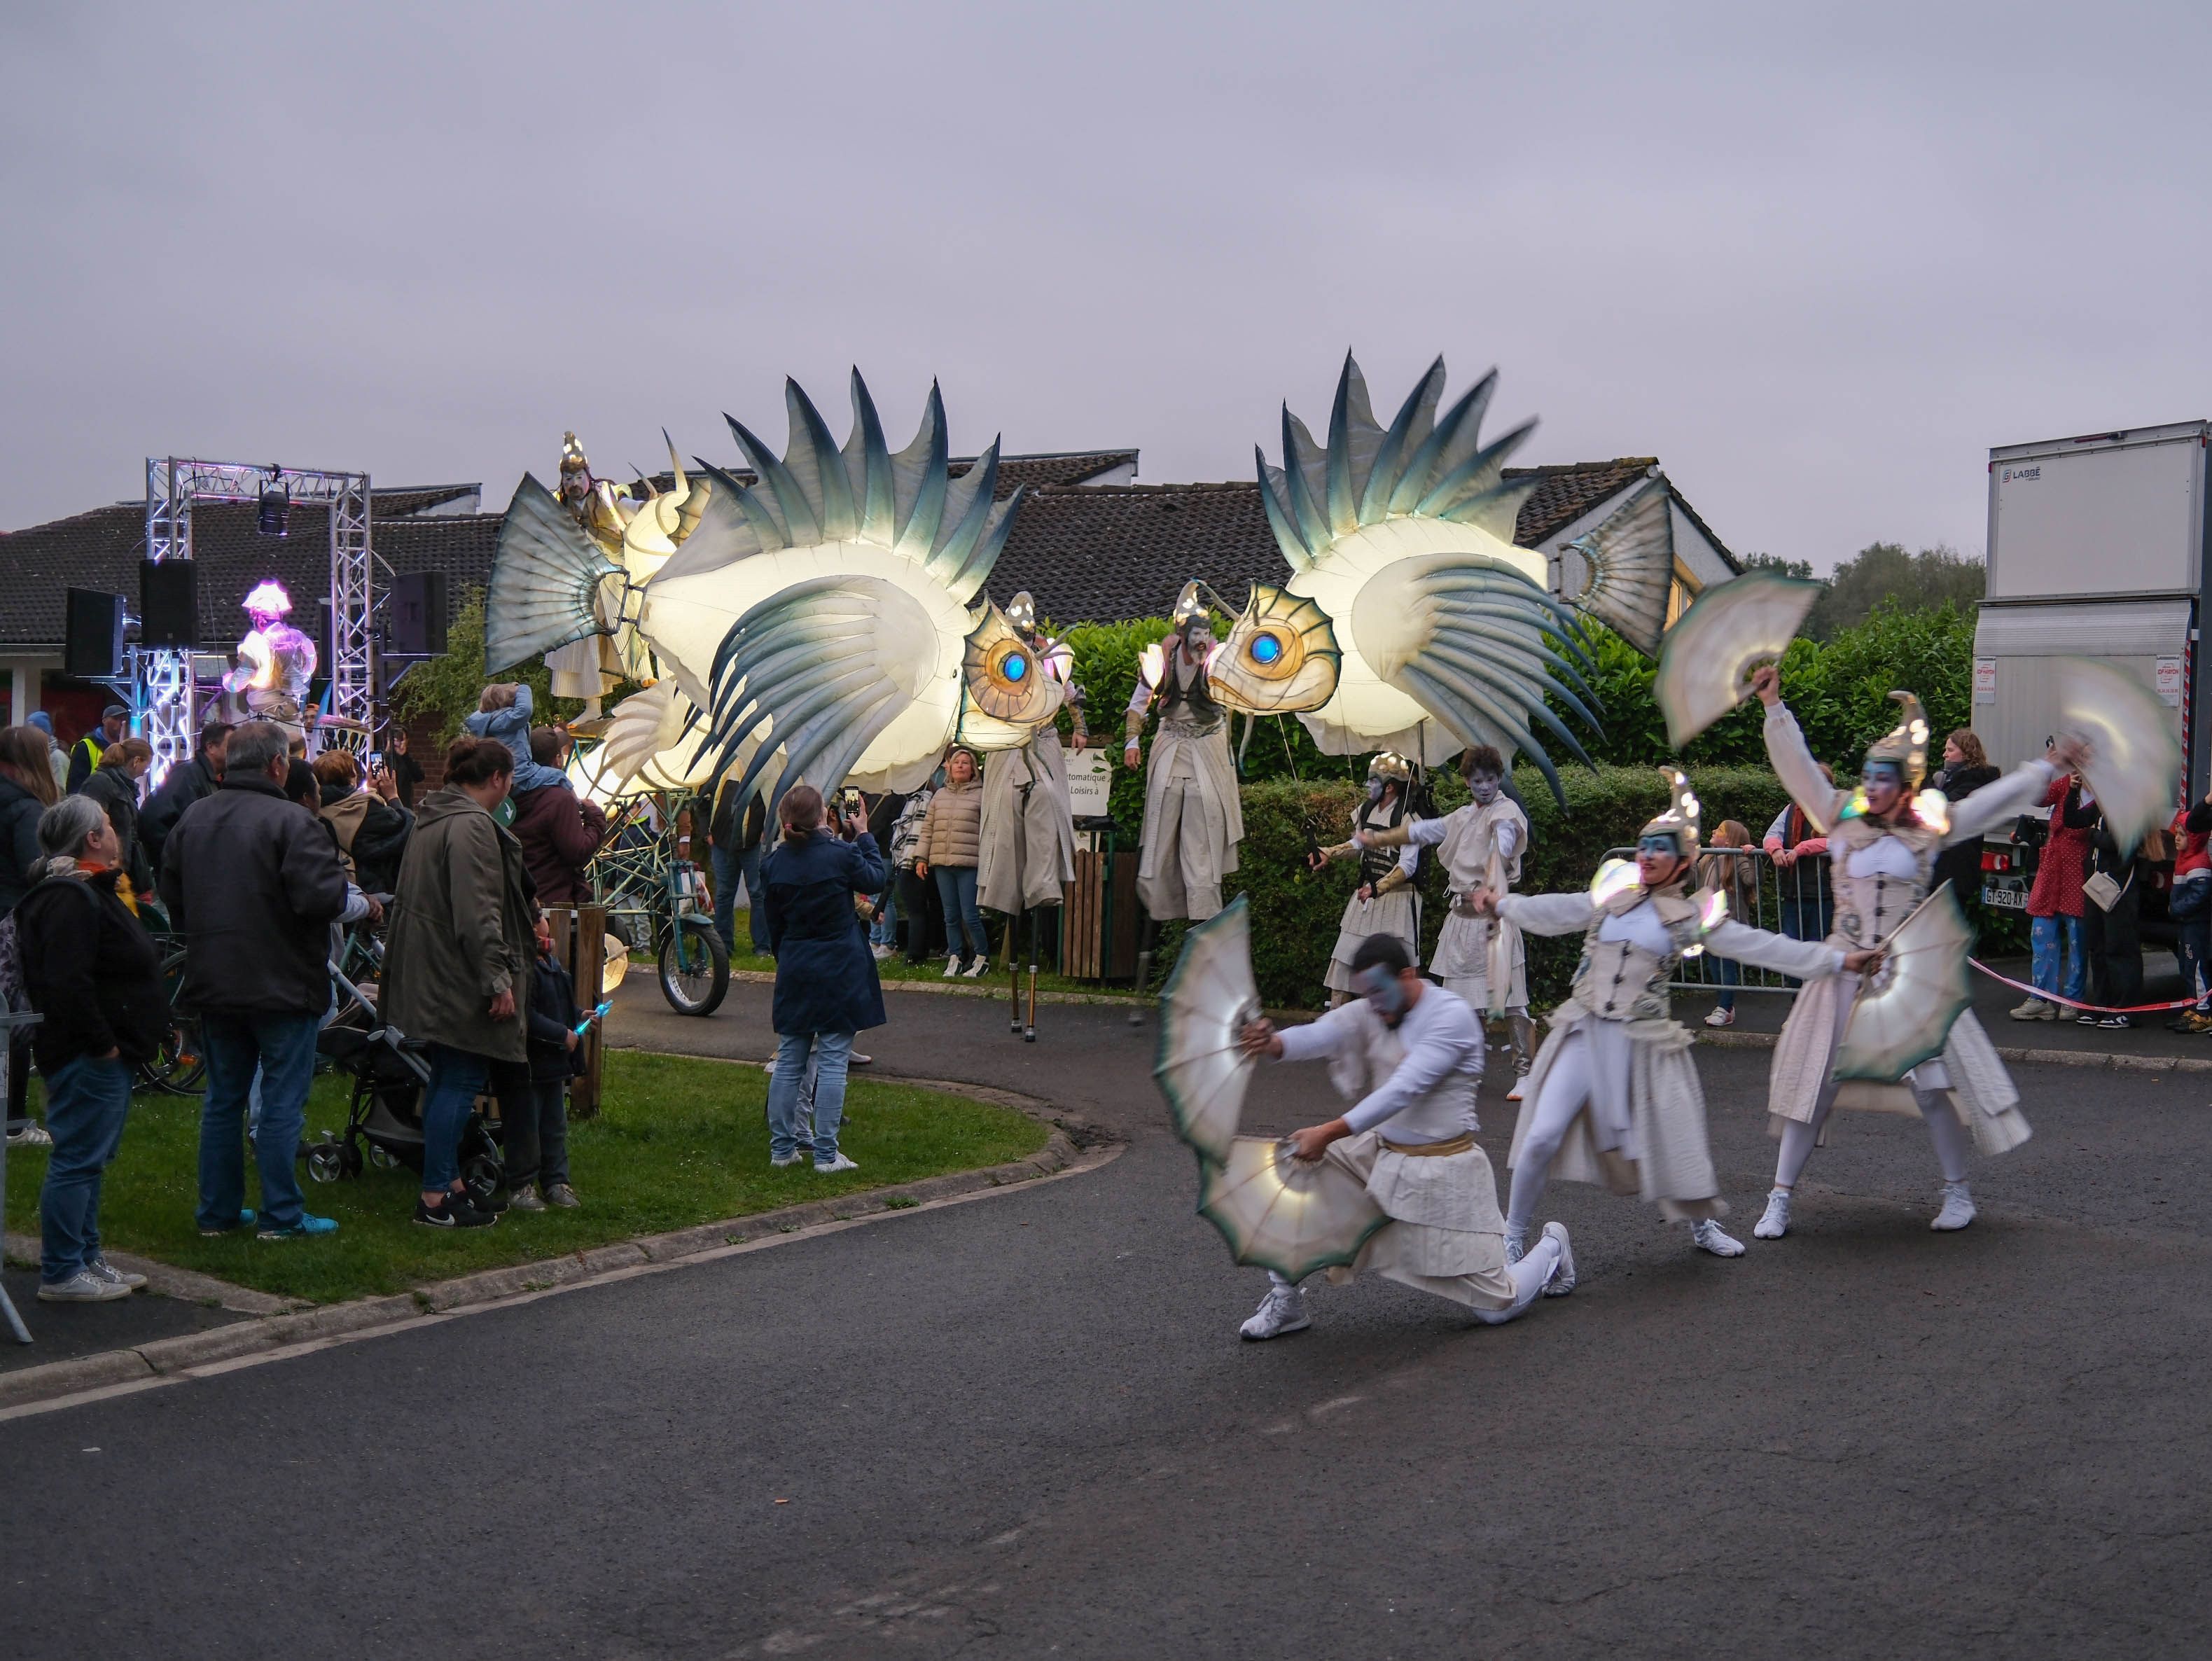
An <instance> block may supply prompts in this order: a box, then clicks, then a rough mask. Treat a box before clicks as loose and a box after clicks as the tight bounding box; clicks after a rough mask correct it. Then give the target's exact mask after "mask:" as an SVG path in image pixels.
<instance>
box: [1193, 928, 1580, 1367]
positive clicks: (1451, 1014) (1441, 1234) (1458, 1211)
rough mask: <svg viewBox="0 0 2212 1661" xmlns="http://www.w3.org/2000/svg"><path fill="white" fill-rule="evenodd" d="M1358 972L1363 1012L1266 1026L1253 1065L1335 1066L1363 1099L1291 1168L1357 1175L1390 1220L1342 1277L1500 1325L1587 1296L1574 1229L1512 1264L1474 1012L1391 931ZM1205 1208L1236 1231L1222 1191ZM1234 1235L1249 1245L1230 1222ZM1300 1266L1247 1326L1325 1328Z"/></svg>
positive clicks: (1557, 1228) (1308, 1136)
mask: <svg viewBox="0 0 2212 1661" xmlns="http://www.w3.org/2000/svg"><path fill="white" fill-rule="evenodd" d="M1352 979H1353V982H1354V984H1355V985H1356V986H1357V987H1358V992H1359V996H1358V998H1357V999H1355V1000H1354V1001H1352V1002H1351V1003H1348V1004H1346V1005H1344V1006H1343V1007H1341V1008H1338V1009H1333V1010H1331V1011H1330V1012H1329V1013H1328V1014H1326V1015H1324V1016H1322V1018H1321V1019H1319V1020H1317V1021H1314V1022H1311V1023H1310V1024H1308V1025H1304V1026H1292V1027H1285V1028H1283V1029H1281V1030H1278V1029H1277V1028H1276V1026H1275V1025H1274V1024H1273V1022H1272V1021H1268V1020H1266V1019H1255V1020H1252V1021H1249V1022H1248V1023H1246V1024H1245V1025H1244V1027H1243V1034H1242V1039H1243V1050H1244V1052H1245V1054H1246V1055H1248V1056H1274V1057H1276V1058H1277V1059H1279V1060H1282V1061H1294V1062H1296V1061H1317V1060H1326V1061H1328V1063H1329V1074H1330V1077H1331V1079H1332V1080H1334V1083H1335V1084H1336V1086H1337V1087H1338V1089H1339V1090H1340V1091H1341V1092H1343V1093H1344V1094H1345V1095H1346V1097H1350V1098H1356V1099H1355V1102H1354V1105H1353V1106H1352V1107H1351V1108H1350V1109H1349V1110H1347V1111H1346V1112H1345V1114H1344V1115H1343V1116H1341V1117H1340V1118H1335V1119H1331V1120H1330V1121H1329V1122H1328V1123H1326V1124H1317V1125H1310V1126H1308V1127H1307V1128H1306V1129H1304V1130H1301V1131H1298V1132H1297V1133H1296V1134H1295V1135H1293V1136H1292V1137H1291V1139H1290V1147H1289V1153H1290V1159H1291V1161H1293V1162H1294V1163H1297V1164H1303V1165H1325V1166H1328V1167H1333V1168H1334V1169H1335V1170H1336V1171H1340V1172H1342V1173H1344V1174H1345V1175H1346V1176H1347V1177H1351V1178H1353V1179H1356V1180H1357V1182H1358V1184H1359V1185H1360V1186H1361V1187H1362V1188H1364V1190H1365V1193H1366V1196H1367V1198H1368V1199H1369V1200H1370V1202H1372V1204H1373V1206H1374V1207H1375V1208H1376V1211H1377V1212H1378V1213H1379V1216H1377V1217H1376V1220H1375V1222H1374V1224H1373V1225H1372V1232H1370V1233H1368V1234H1367V1235H1366V1236H1365V1237H1364V1241H1362V1242H1361V1243H1360V1244H1359V1245H1358V1252H1357V1255H1356V1256H1352V1259H1351V1261H1350V1262H1342V1261H1340V1260H1339V1261H1337V1262H1335V1265H1334V1267H1332V1268H1331V1269H1329V1279H1330V1281H1332V1282H1335V1283H1341V1282H1342V1281H1348V1280H1350V1279H1351V1278H1352V1275H1355V1274H1357V1273H1358V1271H1359V1270H1361V1269H1367V1270H1370V1271H1372V1272H1373V1273H1375V1274H1377V1275H1384V1276H1386V1277H1387V1278H1389V1279H1390V1280H1393V1281H1399V1282H1401V1284H1403V1285H1406V1286H1409V1287H1415V1288H1417V1289H1419V1290H1420V1291H1422V1292H1429V1293H1435V1294H1436V1295H1437V1297H1439V1298H1446V1299H1450V1300H1451V1301H1452V1302H1453V1303H1455V1304H1459V1305H1463V1306H1464V1307H1465V1308H1466V1309H1467V1310H1468V1311H1469V1312H1470V1313H1471V1314H1472V1315H1473V1316H1474V1318H1475V1319H1476V1320H1478V1321H1480V1322H1482V1323H1485V1324H1486V1325H1492V1326H1495V1325H1497V1324H1498V1323H1502V1322H1505V1321H1510V1320H1511V1319H1513V1318H1514V1317H1516V1316H1517V1315H1520V1314H1522V1313H1523V1312H1524V1311H1527V1309H1528V1305H1530V1304H1532V1303H1534V1301H1535V1300H1536V1297H1537V1294H1538V1293H1547V1294H1548V1295H1550V1296H1553V1297H1559V1296H1561V1295H1563V1294H1565V1293H1569V1292H1571V1291H1573V1290H1574V1287H1575V1259H1574V1253H1573V1251H1572V1250H1571V1249H1570V1247H1569V1245H1568V1243H1567V1231H1566V1229H1565V1226H1563V1225H1561V1224H1559V1223H1547V1224H1546V1225H1545V1226H1544V1238H1542V1239H1541V1241H1539V1242H1538V1243H1537V1245H1536V1248H1535V1250H1533V1251H1531V1252H1529V1253H1528V1255H1527V1256H1526V1257H1524V1258H1522V1260H1521V1261H1520V1262H1510V1263H1509V1262H1507V1261H1506V1256H1505V1251H1504V1241H1503V1239H1502V1238H1501V1237H1502V1232H1503V1229H1504V1222H1503V1220H1502V1219H1500V1218H1499V1216H1498V1184H1497V1179H1496V1177H1493V1176H1492V1173H1491V1169H1490V1159H1489V1157H1488V1156H1487V1155H1486V1154H1485V1153H1483V1151H1482V1149H1481V1148H1480V1147H1477V1146H1476V1144H1475V1140H1474V1132H1475V1129H1476V1124H1475V1116H1474V1097H1475V1089H1476V1086H1478V1085H1479V1084H1480V1082H1481V1079H1482V1027H1481V1025H1480V1023H1479V1022H1477V1020H1476V1019H1475V1017H1474V1011H1473V1010H1471V1009H1469V1008H1468V1007H1467V1003H1466V1001H1465V1000H1464V999H1462V998H1461V997H1460V996H1459V995H1457V994H1456V993H1455V992H1452V991H1450V990H1449V989H1447V988H1444V987H1441V986H1437V985H1433V984H1431V983H1430V982H1428V981H1427V980H1425V979H1424V978H1423V977H1422V976H1421V974H1420V972H1419V970H1416V969H1415V968H1414V967H1413V959H1412V957H1411V955H1410V954H1409V953H1408V952H1407V950H1406V948H1405V946H1404V944H1403V943H1402V942H1401V941H1400V940H1397V939H1395V937H1394V936H1391V935H1389V934H1376V935H1374V936H1372V937H1370V939H1368V940H1366V941H1364V943H1363V944H1362V945H1361V946H1360V947H1359V950H1358V952H1355V953H1353V955H1352ZM1245 1145H1246V1144H1245V1142H1244V1141H1240V1142H1239V1143H1238V1147H1243V1146H1245ZM1232 1171H1233V1165H1232ZM1205 1209H1206V1211H1207V1214H1208V1215H1209V1216H1213V1217H1214V1219H1215V1220H1216V1222H1217V1223H1220V1222H1221V1221H1222V1219H1221V1217H1220V1216H1219V1215H1218V1214H1217V1210H1216V1202H1215V1200H1214V1196H1212V1194H1211V1193H1209V1196H1208V1204H1207V1206H1206V1208H1205ZM1223 1232H1225V1233H1228V1234H1230V1235H1231V1243H1232V1244H1236V1243H1237V1235H1236V1234H1235V1233H1233V1232H1231V1227H1230V1226H1229V1225H1228V1224H1225V1223H1224V1224H1223ZM1245 1260H1246V1261H1250V1259H1249V1257H1247V1258H1246V1259H1245ZM1291 1269H1292V1271H1293V1272H1287V1273H1286V1272H1285V1270H1283V1269H1276V1268H1270V1269H1269V1270H1268V1278H1269V1280H1270V1281H1272V1282H1273V1284H1272V1285H1271V1286H1270V1287H1269V1288H1268V1291H1267V1299H1266V1300H1265V1301H1264V1302H1263V1303H1261V1305H1260V1307H1259V1310H1258V1311H1257V1312H1256V1313H1255V1314H1254V1315H1253V1317H1251V1318H1250V1319H1249V1320H1248V1321H1246V1322H1245V1323H1244V1325H1243V1329H1242V1330H1243V1335H1244V1336H1245V1337H1247V1338H1255V1339H1256V1338H1279V1337H1281V1336H1282V1335H1284V1334H1285V1333H1287V1332H1297V1331H1299V1330H1302V1329H1304V1328H1305V1327H1307V1326H1309V1325H1310V1324H1311V1323H1310V1321H1309V1320H1308V1319H1307V1317H1306V1311H1305V1296H1304V1293H1302V1292H1300V1291H1299V1289H1298V1285H1297V1282H1298V1280H1299V1279H1300V1278H1302V1276H1303V1275H1304V1273H1305V1272H1307V1271H1306V1269H1304V1266H1303V1265H1300V1264H1293V1265H1291Z"/></svg>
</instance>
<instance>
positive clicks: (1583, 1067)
mask: <svg viewBox="0 0 2212 1661" xmlns="http://www.w3.org/2000/svg"><path fill="white" fill-rule="evenodd" d="M1591 1083H1592V1077H1591V1068H1590V1047H1589V1040H1588V1039H1586V1038H1584V1037H1583V1035H1582V1034H1581V1033H1579V1032H1570V1033H1569V1034H1568V1035H1567V1037H1566V1042H1565V1043H1562V1044H1561V1045H1560V1046H1559V1054H1558V1055H1557V1056H1553V1058H1552V1067H1551V1071H1549V1072H1548V1073H1547V1074H1545V1075H1544V1091H1543V1094H1542V1095H1541V1096H1539V1097H1538V1098H1536V1103H1535V1105H1534V1107H1530V1108H1524V1109H1522V1111H1523V1112H1526V1113H1528V1115H1529V1119H1528V1130H1527V1132H1526V1133H1525V1134H1524V1135H1522V1138H1521V1155H1520V1158H1519V1159H1517V1160H1516V1162H1515V1164H1514V1166H1513V1186H1512V1189H1511V1191H1510V1196H1509V1197H1508V1199H1507V1202H1506V1212H1505V1227H1506V1230H1507V1232H1509V1233H1515V1234H1519V1235H1521V1236H1522V1238H1527V1236H1528V1225H1529V1222H1530V1221H1531V1220H1533V1219H1534V1216H1535V1214H1536V1202H1537V1201H1539V1200H1541V1199H1542V1198H1543V1197H1544V1184H1545V1183H1547V1181H1549V1180H1550V1178H1551V1175H1552V1161H1553V1160H1554V1159H1558V1158H1559V1146H1560V1144H1561V1143H1563V1142H1565V1141H1566V1139H1567V1127H1568V1126H1570V1125H1571V1124H1572V1123H1574V1122H1575V1115H1576V1114H1577V1113H1579V1112H1581V1111H1582V1110H1583V1103H1585V1102H1587V1101H1589V1094H1590V1085H1591Z"/></svg>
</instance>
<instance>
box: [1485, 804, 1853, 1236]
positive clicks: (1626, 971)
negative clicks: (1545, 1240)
mask: <svg viewBox="0 0 2212 1661" xmlns="http://www.w3.org/2000/svg"><path fill="white" fill-rule="evenodd" d="M1662 773H1663V775H1664V776H1665V777H1666V778H1667V780H1668V785H1669V787H1670V788H1671V789H1672V791H1673V793H1674V800H1673V802H1672V803H1671V804H1670V805H1669V806H1668V809H1667V811H1666V812H1663V813H1662V814H1660V815H1659V817H1658V818H1655V819H1653V820H1652V821H1651V822H1650V824H1646V825H1645V826H1644V829H1643V831H1641V832H1640V833H1639V834H1638V837H1637V849H1636V865H1635V868H1634V870H1633V871H1632V872H1631V871H1630V870H1629V869H1628V868H1627V867H1625V866H1622V865H1620V864H1618V863H1615V864H1612V865H1609V866H1607V867H1606V868H1604V869H1601V871H1600V872H1599V873H1598V879H1597V880H1596V881H1595V883H1593V884H1592V885H1591V889H1590V891H1589V893H1586V894H1506V895H1504V896H1499V895H1496V894H1493V893H1492V892H1490V891H1487V890H1485V891H1480V892H1478V893H1476V894H1475V895H1474V897H1473V901H1472V904H1473V905H1474V909H1475V910H1478V911H1491V910H1495V911H1496V912H1498V914H1499V915H1500V916H1504V918H1505V919H1506V920H1507V921H1509V922H1513V923H1516V924H1517V925H1518V926H1519V927H1520V928H1522V929H1525V930H1526V931H1527V932H1528V933H1529V934H1575V933H1577V932H1579V933H1580V934H1582V936H1583V954H1582V960H1581V962H1580V963H1579V964H1577V965H1576V968H1575V981H1574V988H1573V990H1572V991H1571V993H1570V994H1569V995H1568V997H1567V1001H1565V1003H1563V1004H1561V1005H1560V1006H1559V1007H1558V1008H1557V1009H1555V1010H1553V1012H1552V1017H1551V1025H1552V1031H1551V1033H1550V1036H1548V1037H1546V1039H1545V1040H1544V1047H1543V1049H1542V1050H1540V1051H1539V1052H1538V1053H1537V1056H1536V1064H1535V1066H1534V1068H1531V1069H1530V1071H1529V1074H1528V1087H1527V1088H1528V1099H1529V1101H1530V1103H1532V1104H1533V1105H1531V1106H1528V1107H1524V1108H1523V1109H1522V1112H1521V1118H1520V1123H1518V1124H1516V1126H1515V1127H1514V1130H1513V1150H1512V1153H1510V1156H1509V1157H1508V1164H1509V1165H1510V1167H1511V1169H1512V1172H1513V1186H1512V1191H1511V1196H1510V1201H1509V1203H1508V1206H1507V1210H1506V1217H1505V1251H1506V1255H1507V1256H1508V1257H1509V1258H1510V1257H1512V1256H1515V1255H1516V1254H1517V1253H1518V1252H1519V1251H1520V1250H1521V1248H1522V1242H1523V1241H1524V1240H1526V1239H1527V1238H1528V1224H1529V1220H1530V1219H1531V1218H1532V1217H1533V1216H1534V1213H1535V1208H1536V1202H1537V1201H1538V1200H1539V1199H1541V1197H1542V1196H1543V1192H1544V1184H1545V1183H1546V1181H1547V1179H1548V1178H1549V1177H1550V1176H1551V1175H1552V1173H1553V1171H1554V1170H1555V1169H1556V1170H1557V1171H1558V1173H1559V1175H1560V1176H1561V1177H1565V1178H1566V1179H1567V1180H1569V1181H1571V1182H1587V1183H1603V1184H1604V1185H1605V1186H1607V1187H1608V1188H1610V1189H1613V1192H1615V1193H1617V1194H1623V1195H1627V1194H1635V1195H1638V1196H1641V1197H1642V1198H1643V1199H1644V1201H1646V1202H1649V1203H1651V1204H1654V1205H1656V1206H1657V1207H1658V1208H1659V1210H1660V1214H1662V1216H1665V1217H1666V1218H1668V1220H1674V1221H1682V1220H1686V1221H1687V1222H1688V1223H1689V1225H1690V1232H1691V1238H1692V1241H1693V1242H1694V1243H1695V1244H1696V1245H1697V1246H1698V1247H1699V1248H1700V1249H1701V1250H1705V1251H1710V1252H1711V1253H1713V1254H1714V1255H1715V1256H1720V1257H1736V1256H1741V1255H1742V1254H1743V1244H1742V1243H1741V1241H1739V1240H1735V1239H1734V1238H1730V1237H1729V1234H1728V1233H1727V1232H1724V1231H1723V1229H1722V1227H1721V1226H1720V1224H1719V1222H1718V1219H1719V1218H1720V1217H1722V1216H1723V1215H1725V1214H1727V1211H1728V1206H1727V1203H1726V1202H1724V1201H1723V1200H1722V1198H1721V1196H1720V1178H1719V1177H1718V1175H1717V1173H1716V1172H1715V1171H1714V1169H1713V1157H1712V1153H1711V1148H1710V1147H1709V1146H1708V1145H1707V1141H1706V1135H1705V1092H1704V1091H1703V1090H1702V1089H1701V1088H1700V1087H1699V1083H1698V1069H1697V1066H1696V1063H1695V1062H1692V1060H1691V1058H1690V1045H1691V1043H1692V1038H1691V1035H1690V1033H1689V1031H1687V1029H1686V1028H1685V1027H1684V1026H1683V1025H1681V1023H1680V1022H1679V1021H1677V1020H1675V1019H1674V1018H1673V1015H1672V1013H1671V1012H1670V1009H1669V1006H1668V991H1667V986H1668V982H1669V981H1670V980H1672V979H1673V978H1674V968H1675V965H1676V964H1679V963H1680V961H1681V959H1682V958H1683V957H1684V956H1685V955H1686V954H1688V953H1691V952H1698V951H1709V952H1714V953H1717V955H1719V956H1721V957H1724V958H1735V960H1736V961H1738V962H1740V963H1748V964H1757V965H1758V966H1759V967H1761V968H1764V969H1772V970H1779V971H1780V972H1782V973H1784V974H1786V975H1795V976H1796V977H1799V978H1800V979H1802V980H1805V981H1808V982H1809V981H1813V980H1814V977H1820V976H1827V975H1832V974H1834V973H1836V972H1837V971H1838V970H1841V969H1843V968H1844V967H1845V966H1846V965H1847V964H1848V965H1851V966H1861V965H1863V964H1866V963H1868V962H1870V961H1871V960H1872V959H1873V958H1875V955H1876V954H1875V953H1874V952H1866V951H1861V952H1852V953H1849V954H1847V953H1846V952H1844V950H1843V949H1841V948H1839V947H1838V946H1831V945H1825V944H1822V943H1820V942H1818V941H1810V940H1790V939H1788V938H1786V937H1785V936H1784V935H1780V934H1768V933H1767V932H1766V931H1765V930H1764V929H1759V928H1747V927H1746V926H1745V925H1744V924H1742V923H1740V922H1732V921H1730V920H1729V915H1728V908H1727V905H1726V903H1725V901H1724V900H1723V897H1722V896H1720V895H1719V894H1717V893H1714V892H1711V891H1704V892H1700V893H1699V894H1696V895H1690V894H1686V893H1685V892H1684V891H1683V889H1684V885H1685V884H1686V881H1687V880H1688V879H1689V877H1690V875H1691V873H1692V872H1693V871H1694V870H1695V869H1696V865H1697V855H1698V843H1699V836H1698V818H1699V807H1698V799H1697V797H1696V795H1695V794H1693V793H1692V791H1691V789H1690V787H1689V781H1688V780H1686V778H1684V777H1683V776H1682V775H1681V774H1680V772H1679V771H1676V770H1674V769H1672V768H1667V769H1662Z"/></svg>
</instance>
